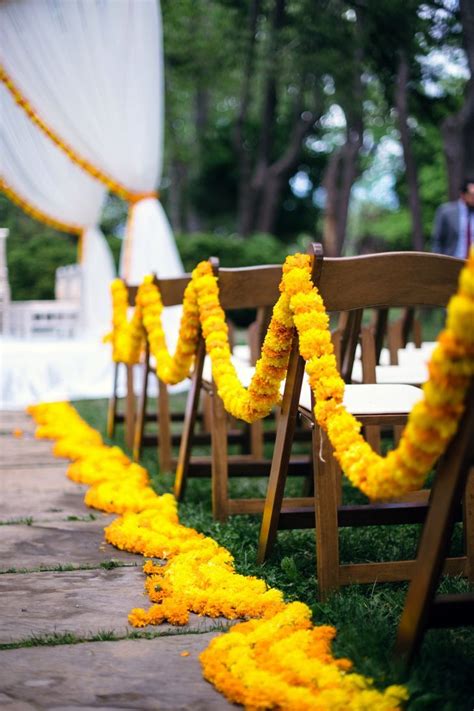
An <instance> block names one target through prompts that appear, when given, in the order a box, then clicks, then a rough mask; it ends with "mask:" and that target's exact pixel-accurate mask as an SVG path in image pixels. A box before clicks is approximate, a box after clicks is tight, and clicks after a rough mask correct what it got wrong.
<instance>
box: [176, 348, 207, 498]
mask: <svg viewBox="0 0 474 711" xmlns="http://www.w3.org/2000/svg"><path fill="white" fill-rule="evenodd" d="M205 354H206V346H205V343H204V340H203V339H201V340H200V342H199V346H198V350H197V354H196V359H195V362H194V371H193V375H192V378H191V386H190V388H189V393H188V398H187V400H186V410H185V413H184V423H183V432H182V436H181V443H180V447H179V455H178V462H177V465H176V476H175V480H174V495H175V496H176V498H177V499H178V501H180V500H181V499H182V498H183V496H184V491H185V488H186V482H187V477H188V470H189V460H190V458H191V447H192V437H193V433H194V428H195V426H196V416H197V411H198V407H199V396H200V394H201V383H202V369H203V366H204V356H205Z"/></svg>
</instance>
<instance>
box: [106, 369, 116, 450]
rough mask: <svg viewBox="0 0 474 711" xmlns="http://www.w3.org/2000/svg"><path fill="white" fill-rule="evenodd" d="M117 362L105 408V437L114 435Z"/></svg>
mask: <svg viewBox="0 0 474 711" xmlns="http://www.w3.org/2000/svg"><path fill="white" fill-rule="evenodd" d="M118 369H119V363H115V365H114V380H113V385H112V396H111V398H110V400H109V406H108V408H107V430H106V431H107V437H110V438H112V437H113V436H114V435H115V422H116V416H117V383H118Z"/></svg>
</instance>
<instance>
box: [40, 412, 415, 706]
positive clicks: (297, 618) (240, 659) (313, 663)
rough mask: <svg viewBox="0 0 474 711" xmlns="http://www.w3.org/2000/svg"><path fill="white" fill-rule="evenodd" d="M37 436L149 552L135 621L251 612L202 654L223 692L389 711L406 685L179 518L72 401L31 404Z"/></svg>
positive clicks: (127, 539) (232, 696) (271, 701)
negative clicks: (392, 681)
mask: <svg viewBox="0 0 474 711" xmlns="http://www.w3.org/2000/svg"><path fill="white" fill-rule="evenodd" d="M29 412H30V414H31V415H32V416H33V417H34V419H35V420H36V422H37V423H38V428H37V431H36V436H37V437H38V438H44V439H52V440H56V442H55V445H54V450H53V451H54V454H55V455H56V456H58V457H65V458H68V459H70V460H72V463H71V464H70V466H69V468H68V476H69V478H70V479H72V480H73V481H75V482H78V483H83V484H87V485H89V487H90V488H89V490H88V491H87V494H86V497H85V501H86V503H87V504H88V505H89V506H93V507H94V508H97V509H100V510H102V511H107V512H113V513H118V514H120V518H118V519H116V520H115V521H113V523H112V524H110V525H109V526H108V527H107V528H106V529H105V536H106V540H107V541H109V542H110V543H112V544H113V545H114V546H116V547H118V548H121V549H123V550H127V551H131V552H135V553H140V554H142V555H143V556H145V557H147V558H159V559H166V560H167V562H165V563H162V560H161V561H160V562H156V561H155V562H153V561H152V560H147V561H146V562H145V565H144V572H145V573H146V576H147V577H146V584H145V587H146V590H147V592H148V594H149V597H150V599H151V601H152V603H153V604H152V606H151V607H150V608H149V609H148V610H144V609H134V610H132V611H131V612H130V615H129V621H130V623H131V624H132V625H134V626H136V627H142V626H145V625H147V624H160V623H161V622H164V621H165V620H166V621H168V622H171V623H172V624H177V625H183V624H186V622H187V621H188V619H189V613H190V612H194V613H197V614H201V615H207V616H209V617H220V616H223V617H227V618H228V619H237V618H245V619H247V620H248V621H246V622H243V623H241V624H237V625H235V626H234V627H233V628H232V629H231V631H230V632H227V633H225V634H224V635H221V636H219V637H216V638H214V640H213V641H212V642H211V644H210V645H209V647H208V648H207V649H206V650H205V651H204V652H203V653H202V654H201V663H202V667H203V674H204V677H205V678H206V679H208V680H209V681H210V682H211V683H212V684H214V686H215V687H216V688H217V689H218V690H219V691H220V692H221V693H223V694H225V696H226V697H227V698H228V699H229V700H231V701H234V702H237V703H240V704H243V705H244V706H245V707H246V708H248V709H292V710H294V711H299V710H300V709H301V711H303V709H304V710H306V709H308V710H309V709H318V710H321V711H322V710H323V709H334V710H336V711H338V710H340V711H342V710H343V709H373V708H377V709H380V710H381V711H392V710H394V709H397V708H399V707H400V703H401V702H402V701H403V700H405V699H406V698H407V692H406V689H404V688H403V687H400V686H391V687H388V688H387V689H386V690H385V691H378V690H377V689H375V688H374V686H373V682H372V680H371V679H368V678H366V677H363V676H361V675H359V674H356V673H354V672H352V671H350V670H351V666H352V664H351V662H350V661H349V660H347V659H335V658H334V657H333V656H332V653H331V640H332V639H333V637H334V636H335V633H336V631H335V629H334V628H332V627H328V626H313V624H312V622H311V619H310V618H311V612H310V610H309V608H308V607H307V606H306V605H304V604H303V603H298V602H293V603H289V604H287V603H285V602H284V600H283V595H282V593H281V592H280V591H279V590H276V589H272V588H268V587H267V585H266V583H265V582H264V581H263V580H260V579H258V578H255V577H249V576H243V575H239V574H238V573H237V572H236V571H235V568H234V562H233V558H232V556H231V554H230V553H229V552H228V551H227V550H226V549H224V548H222V547H221V546H219V545H218V544H217V543H216V542H215V541H214V540H212V539H211V538H209V537H206V536H204V535H202V534H200V533H198V532H197V531H195V530H194V529H191V528H187V527H185V526H183V525H181V524H180V523H179V519H178V513H177V504H176V501H175V499H174V497H173V496H172V495H171V494H163V495H161V496H159V495H157V494H156V493H155V492H154V490H153V489H152V488H151V486H150V482H149V476H148V473H147V471H146V470H145V469H144V468H143V467H141V466H139V465H137V464H134V463H132V462H131V461H130V460H129V459H128V457H127V456H126V455H125V454H124V453H123V452H122V451H121V450H120V449H119V448H118V447H108V446H106V445H104V444H103V441H102V438H101V436H100V434H99V433H98V432H97V431H95V430H94V429H92V428H91V427H90V426H89V425H88V424H87V423H86V422H85V421H84V420H82V419H81V417H80V416H79V415H78V413H77V412H76V410H75V409H74V408H73V407H72V406H71V405H69V404H68V403H51V404H43V405H37V406H33V407H30V408H29Z"/></svg>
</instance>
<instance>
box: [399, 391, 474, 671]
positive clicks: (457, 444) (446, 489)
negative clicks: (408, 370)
mask: <svg viewBox="0 0 474 711" xmlns="http://www.w3.org/2000/svg"><path fill="white" fill-rule="evenodd" d="M464 492H465V495H464V507H465V508H466V509H467V515H468V516H470V517H471V519H472V517H473V516H474V382H473V383H472V384H471V389H470V392H469V394H468V397H467V400H466V410H465V412H464V415H463V417H462V419H461V422H460V425H459V428H458V431H457V433H456V435H455V437H454V439H453V440H452V442H451V443H450V445H449V447H448V449H447V451H446V453H445V455H444V457H442V459H441V460H440V463H439V466H438V469H437V472H436V477H435V480H434V483H433V487H432V491H431V499H430V503H429V508H428V512H427V515H426V520H425V523H424V526H423V531H422V534H421V538H420V543H419V547H418V555H417V559H416V564H415V567H414V570H413V575H412V578H411V581H410V585H409V588H408V593H407V597H406V600H405V606H404V609H403V613H402V616H401V619H400V624H399V627H398V635H397V642H396V646H395V653H396V655H397V656H399V657H402V658H404V660H405V662H406V663H407V664H408V665H409V664H411V662H412V661H413V657H414V655H415V653H416V651H417V649H418V648H419V646H420V644H421V642H422V640H423V636H424V634H425V632H426V630H427V629H428V628H429V627H457V626H466V625H474V593H463V594H460V593H458V594H454V595H438V596H436V588H437V586H438V583H439V580H440V578H441V575H442V572H443V567H445V565H446V556H447V553H448V549H449V544H450V541H451V535H452V531H453V525H454V521H455V514H456V509H458V508H459V506H460V504H461V501H462V498H463V493H464ZM466 549H467V552H468V553H467V558H468V566H469V567H468V571H467V574H468V577H469V579H470V580H471V582H472V581H474V567H473V560H474V532H473V529H472V528H470V529H468V530H467V531H466Z"/></svg>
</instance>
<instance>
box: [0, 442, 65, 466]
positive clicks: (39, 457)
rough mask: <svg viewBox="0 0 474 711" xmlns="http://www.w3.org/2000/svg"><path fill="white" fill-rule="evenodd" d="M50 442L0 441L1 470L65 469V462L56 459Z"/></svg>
mask: <svg viewBox="0 0 474 711" xmlns="http://www.w3.org/2000/svg"><path fill="white" fill-rule="evenodd" d="M52 448H53V445H52V443H51V442H50V441H49V440H44V439H34V438H33V437H31V438H26V437H20V438H18V439H13V438H11V439H10V438H9V437H2V438H1V439H0V468H2V469H18V468H20V467H22V468H24V467H32V466H35V467H44V466H48V467H51V466H54V465H56V466H59V467H63V468H64V464H65V460H64V459H56V458H55V457H54V456H53V453H52Z"/></svg>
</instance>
